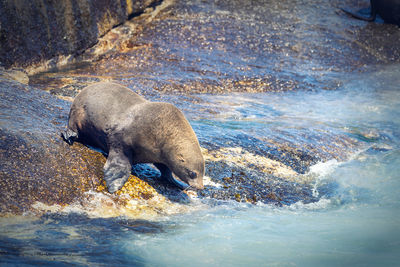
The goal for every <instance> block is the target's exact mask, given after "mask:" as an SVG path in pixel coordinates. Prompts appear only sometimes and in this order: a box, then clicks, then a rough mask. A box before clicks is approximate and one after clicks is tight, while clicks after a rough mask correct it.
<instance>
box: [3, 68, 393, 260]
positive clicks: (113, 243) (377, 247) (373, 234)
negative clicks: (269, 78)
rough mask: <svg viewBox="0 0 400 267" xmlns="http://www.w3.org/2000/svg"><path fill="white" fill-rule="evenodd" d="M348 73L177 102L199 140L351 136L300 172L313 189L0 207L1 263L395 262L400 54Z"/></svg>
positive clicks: (297, 140) (313, 141)
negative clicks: (174, 209)
mask: <svg viewBox="0 0 400 267" xmlns="http://www.w3.org/2000/svg"><path fill="white" fill-rule="evenodd" d="M346 77H347V78H346V80H343V84H344V85H343V86H342V87H341V88H340V89H338V90H335V91H325V90H317V91H310V92H306V91H298V92H283V93H263V94H255V95H251V94H233V95H225V96H207V95H203V96H198V97H199V98H200V99H202V100H203V102H202V103H203V104H201V105H200V107H199V108H201V106H202V105H203V106H205V105H207V107H208V108H209V109H210V110H213V111H214V112H213V113H207V112H203V113H198V110H197V107H194V108H193V109H191V110H190V109H189V110H185V112H186V114H187V116H188V117H189V118H190V119H191V122H192V124H193V125H194V128H195V130H196V132H197V133H198V135H199V138H200V140H206V139H210V138H211V140H212V138H213V137H218V138H222V139H223V138H228V137H230V136H235V134H237V133H238V132H243V133H246V134H251V135H253V136H257V137H263V136H264V137H271V136H272V138H276V140H278V138H282V139H285V140H288V141H290V142H291V143H292V144H298V145H299V146H303V145H305V144H310V145H314V146H315V145H318V144H321V145H323V144H326V143H329V140H330V138H331V137H332V136H336V135H342V134H343V135H347V136H350V137H351V138H354V139H356V140H358V142H359V145H358V146H357V149H356V150H351V151H350V152H349V153H350V156H349V157H348V158H347V159H346V160H344V161H338V160H335V159H331V160H328V161H326V162H322V163H319V164H316V165H314V166H312V167H311V168H310V169H309V170H308V171H307V173H306V174H305V175H309V176H312V177H314V180H313V182H312V186H313V187H314V194H315V196H316V197H318V198H319V201H317V202H314V203H309V204H303V203H301V202H297V203H294V204H292V205H290V206H283V207H278V206H274V205H266V204H258V205H251V204H244V203H237V202H235V201H216V200H213V199H194V200H193V203H192V204H191V205H193V207H194V208H193V211H192V212H189V213H185V214H181V215H175V216H167V217H161V218H159V219H158V220H156V221H144V220H135V219H134V218H121V217H120V218H93V217H90V218H89V217H88V216H86V215H85V211H84V210H82V211H75V212H70V213H63V214H60V213H49V214H46V215H44V216H42V217H40V218H38V217H34V216H30V215H29V214H27V215H26V216H22V217H21V216H20V217H8V218H0V225H1V227H0V265H1V266H24V265H25V266H28V265H32V264H33V265H54V266H63V265H65V266H67V265H68V266H70V265H71V264H74V265H77V266H87V265H90V266H398V265H399V260H400V229H399V228H400V194H399V192H400V174H399V173H400V130H399V129H400V119H399V118H400V66H389V67H387V68H385V69H383V70H381V71H377V72H372V73H369V74H367V75H366V74H363V75H352V76H347V75H346ZM184 105H185V103H182V106H184ZM317 137H319V138H317ZM318 142H320V143H318ZM342 149H343V150H346V148H345V147H343V148H342ZM198 205H203V207H202V208H201V209H196V208H195V207H196V206H198Z"/></svg>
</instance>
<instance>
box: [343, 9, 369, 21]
mask: <svg viewBox="0 0 400 267" xmlns="http://www.w3.org/2000/svg"><path fill="white" fill-rule="evenodd" d="M341 10H342V11H343V12H344V13H346V14H347V15H350V16H352V17H353V18H356V19H360V20H365V21H369V22H371V21H374V20H375V19H376V11H375V10H374V9H372V8H371V15H370V16H369V17H363V16H360V15H358V14H355V13H353V12H350V11H348V10H346V9H343V8H341Z"/></svg>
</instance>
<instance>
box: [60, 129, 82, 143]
mask: <svg viewBox="0 0 400 267" xmlns="http://www.w3.org/2000/svg"><path fill="white" fill-rule="evenodd" d="M61 137H62V138H63V139H64V141H65V142H67V143H68V145H72V144H73V143H74V141H75V140H77V139H78V134H77V133H76V132H74V131H72V130H71V129H67V130H66V131H63V132H61Z"/></svg>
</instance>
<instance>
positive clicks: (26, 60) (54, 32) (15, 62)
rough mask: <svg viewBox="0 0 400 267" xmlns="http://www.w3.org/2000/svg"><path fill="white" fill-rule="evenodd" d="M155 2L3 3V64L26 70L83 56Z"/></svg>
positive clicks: (0, 4) (19, 0)
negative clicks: (117, 26)
mask: <svg viewBox="0 0 400 267" xmlns="http://www.w3.org/2000/svg"><path fill="white" fill-rule="evenodd" d="M154 2H156V1H154V0H133V1H131V0H119V1H114V0H100V1H97V0H66V1H39V0H33V1H31V0H4V1H0V62H1V63H2V64H3V65H4V67H6V68H9V67H15V66H20V67H26V66H28V65H32V64H33V63H40V62H43V61H46V60H49V59H52V58H54V57H56V56H61V55H64V56H67V55H75V54H79V53H82V52H83V51H84V50H85V49H87V48H89V47H91V46H93V45H94V44H95V43H96V42H97V39H98V38H99V37H101V36H103V35H104V34H105V33H106V32H108V31H109V30H110V29H112V28H113V27H115V26H116V25H119V24H121V23H123V22H124V21H126V20H127V19H128V18H129V16H131V15H133V14H136V13H138V12H141V11H143V10H144V9H145V8H146V7H148V6H150V5H151V4H153V3H154Z"/></svg>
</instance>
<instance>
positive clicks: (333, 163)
mask: <svg viewBox="0 0 400 267" xmlns="http://www.w3.org/2000/svg"><path fill="white" fill-rule="evenodd" d="M341 164H342V162H338V161H337V160H336V159H331V160H328V161H326V162H318V163H317V164H314V165H312V166H311V167H310V170H309V172H308V174H309V175H313V176H317V177H327V176H329V175H330V174H332V173H333V172H334V171H335V169H336V168H337V167H338V166H340V165H341Z"/></svg>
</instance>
